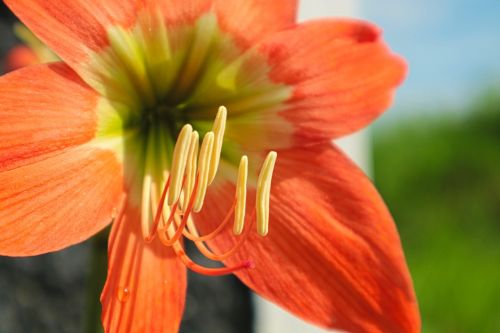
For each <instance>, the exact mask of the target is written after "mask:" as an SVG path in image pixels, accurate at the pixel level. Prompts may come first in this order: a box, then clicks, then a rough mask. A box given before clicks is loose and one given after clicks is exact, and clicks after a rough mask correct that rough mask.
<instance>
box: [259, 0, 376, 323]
mask: <svg viewBox="0 0 500 333" xmlns="http://www.w3.org/2000/svg"><path fill="white" fill-rule="evenodd" d="M357 3H358V1H357V0H335V1H334V0H302V1H301V2H300V9H299V20H300V21H305V20H307V19H311V18H319V17H335V16H337V17H338V16H344V17H345V16H348V17H355V16H356V14H357V13H358V8H357ZM335 143H336V144H338V145H339V146H341V147H342V149H343V150H344V151H345V152H346V153H347V154H348V155H349V156H350V157H351V158H352V160H353V161H354V162H356V163H357V164H358V165H359V166H360V167H361V168H362V169H363V170H364V171H365V172H366V173H368V174H370V167H371V163H370V145H369V144H370V142H369V137H368V135H367V133H366V131H361V132H359V133H356V134H354V135H351V136H349V137H346V138H343V139H341V140H337V141H336V142H335ZM254 300H255V311H256V333H324V332H333V331H326V330H323V329H320V328H317V327H315V326H312V325H310V324H307V323H305V322H303V321H302V320H300V319H298V318H296V317H294V316H293V315H291V314H289V313H288V312H286V311H284V310H283V309H281V308H280V307H278V306H276V305H274V304H273V303H270V302H268V301H266V300H265V299H263V298H261V297H259V296H257V295H255V298H254Z"/></svg>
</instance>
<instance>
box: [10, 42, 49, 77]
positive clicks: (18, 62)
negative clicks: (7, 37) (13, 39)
mask: <svg viewBox="0 0 500 333" xmlns="http://www.w3.org/2000/svg"><path fill="white" fill-rule="evenodd" d="M39 62H40V60H39V59H38V56H37V55H36V54H35V52H33V50H32V49H30V48H29V47H27V46H24V45H18V46H16V47H13V48H12V49H11V50H10V51H9V53H7V56H6V58H5V64H4V70H5V72H11V71H13V70H15V69H19V68H22V67H25V66H28V65H34V64H38V63H39Z"/></svg>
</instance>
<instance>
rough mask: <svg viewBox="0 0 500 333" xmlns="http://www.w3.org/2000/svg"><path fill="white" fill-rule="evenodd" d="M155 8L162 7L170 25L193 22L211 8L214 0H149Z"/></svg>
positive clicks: (150, 4)
mask: <svg viewBox="0 0 500 333" xmlns="http://www.w3.org/2000/svg"><path fill="white" fill-rule="evenodd" d="M147 2H148V5H149V6H151V7H152V8H153V9H154V8H155V7H157V8H160V9H161V10H162V12H163V14H164V16H165V18H166V20H167V22H168V24H169V25H177V24H191V23H193V21H195V20H196V19H197V18H199V17H200V15H202V14H203V13H205V12H207V11H209V10H210V8H211V6H212V2H213V0H148V1H147Z"/></svg>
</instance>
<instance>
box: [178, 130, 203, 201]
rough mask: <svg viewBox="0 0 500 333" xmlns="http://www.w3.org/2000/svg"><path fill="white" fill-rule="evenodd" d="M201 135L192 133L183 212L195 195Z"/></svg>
mask: <svg viewBox="0 0 500 333" xmlns="http://www.w3.org/2000/svg"><path fill="white" fill-rule="evenodd" d="M199 140H200V135H199V134H198V132H197V131H193V133H191V141H190V143H189V153H188V157H187V164H186V184H185V186H184V189H183V190H182V191H183V192H182V193H183V194H184V195H183V200H182V210H183V211H185V210H186V208H187V203H188V201H189V198H190V197H191V195H192V194H193V188H194V182H195V178H196V170H197V164H198V148H199Z"/></svg>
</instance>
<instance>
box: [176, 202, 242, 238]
mask: <svg viewBox="0 0 500 333" xmlns="http://www.w3.org/2000/svg"><path fill="white" fill-rule="evenodd" d="M235 206H236V201H235V202H234V203H233V205H232V206H231V208H230V209H229V211H228V212H227V214H226V217H224V219H223V220H222V222H221V224H219V225H218V226H217V228H215V230H213V231H211V232H209V233H208V234H206V235H204V236H200V235H199V233H198V230H197V229H196V225H195V224H194V222H193V220H191V219H190V220H188V222H187V228H186V229H187V230H184V231H185V232H184V236H186V238H187V239H189V240H191V241H193V242H201V241H207V240H211V239H213V238H214V237H215V236H217V235H218V234H220V233H221V231H222V230H224V227H225V226H226V225H227V224H228V222H229V219H230V218H231V216H232V215H233V213H234V207H235Z"/></svg>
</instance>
